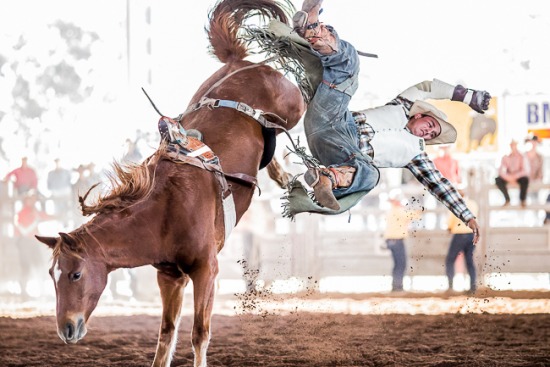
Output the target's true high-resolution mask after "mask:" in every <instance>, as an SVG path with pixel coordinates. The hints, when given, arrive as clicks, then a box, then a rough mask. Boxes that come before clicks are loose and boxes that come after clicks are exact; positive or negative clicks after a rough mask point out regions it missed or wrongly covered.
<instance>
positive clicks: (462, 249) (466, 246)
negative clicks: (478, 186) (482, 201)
mask: <svg viewBox="0 0 550 367" xmlns="http://www.w3.org/2000/svg"><path fill="white" fill-rule="evenodd" d="M459 192H460V194H461V195H462V197H463V198H464V200H465V201H466V205H468V208H470V210H471V211H472V213H474V215H477V212H478V206H477V203H476V202H475V201H473V200H471V199H469V198H468V197H466V195H465V192H464V191H463V190H460V191H459ZM448 229H449V232H450V233H451V234H452V235H453V237H452V239H451V244H450V246H449V251H448V252H447V257H446V259H445V272H446V274H447V281H448V283H449V290H450V291H451V290H453V280H454V277H455V261H456V259H457V257H458V255H459V254H460V253H463V254H464V262H465V263H466V269H467V271H468V275H469V276H470V290H469V293H471V294H473V293H475V291H476V289H477V283H476V267H475V264H474V250H475V243H474V233H472V230H471V229H470V228H468V227H466V226H465V225H464V224H463V223H462V222H461V221H460V220H459V219H458V218H457V217H456V216H454V215H452V214H451V215H450V216H449V226H448Z"/></svg>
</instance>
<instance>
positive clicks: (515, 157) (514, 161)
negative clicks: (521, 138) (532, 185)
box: [495, 140, 529, 208]
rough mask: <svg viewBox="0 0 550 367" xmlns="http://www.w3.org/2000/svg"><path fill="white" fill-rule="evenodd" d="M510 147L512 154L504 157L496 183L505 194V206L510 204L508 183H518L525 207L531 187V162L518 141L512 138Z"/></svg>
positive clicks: (522, 203)
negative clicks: (522, 151)
mask: <svg viewBox="0 0 550 367" xmlns="http://www.w3.org/2000/svg"><path fill="white" fill-rule="evenodd" d="M510 149H511V152H510V154H508V155H505V156H504V157H502V161H501V163H500V168H499V170H498V177H497V178H496V179H495V183H496V185H497V187H498V188H499V190H500V191H501V192H502V194H503V195H504V206H508V205H510V195H509V194H508V184H510V183H512V184H515V183H517V184H518V185H519V200H520V202H521V207H522V208H525V207H526V202H525V199H526V198H527V188H528V187H529V163H528V162H527V159H526V158H525V156H524V155H523V154H522V153H521V152H520V151H519V150H518V143H517V141H515V140H512V142H511V143H510Z"/></svg>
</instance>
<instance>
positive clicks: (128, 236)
mask: <svg viewBox="0 0 550 367" xmlns="http://www.w3.org/2000/svg"><path fill="white" fill-rule="evenodd" d="M125 222H128V223H129V219H120V218H117V219H111V218H109V215H101V214H100V215H98V217H96V218H95V219H94V220H93V221H92V222H91V223H89V225H85V226H84V228H83V230H84V235H83V236H84V238H85V242H86V245H87V247H88V249H89V250H92V251H93V252H94V253H95V254H96V255H97V256H99V257H102V258H104V259H105V262H106V263H107V264H108V265H109V266H110V267H111V268H113V269H118V268H134V267H138V266H142V265H148V264H151V263H152V262H153V261H154V259H155V258H156V254H155V253H154V252H155V246H152V245H151V244H150V241H148V239H147V238H140V236H139V233H136V230H135V228H132V226H131V225H126V223H125Z"/></svg>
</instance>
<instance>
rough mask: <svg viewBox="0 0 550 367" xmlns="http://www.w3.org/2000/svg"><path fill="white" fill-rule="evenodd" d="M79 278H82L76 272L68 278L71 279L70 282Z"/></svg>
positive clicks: (80, 274)
mask: <svg viewBox="0 0 550 367" xmlns="http://www.w3.org/2000/svg"><path fill="white" fill-rule="evenodd" d="M80 277H82V273H81V272H76V273H72V274H71V275H70V277H69V278H70V279H71V281H72V282H76V281H77V280H80Z"/></svg>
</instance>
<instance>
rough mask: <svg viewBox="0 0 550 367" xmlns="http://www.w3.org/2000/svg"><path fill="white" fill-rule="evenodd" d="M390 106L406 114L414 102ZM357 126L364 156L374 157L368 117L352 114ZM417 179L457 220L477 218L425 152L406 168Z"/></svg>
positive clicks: (401, 100)
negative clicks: (397, 107)
mask: <svg viewBox="0 0 550 367" xmlns="http://www.w3.org/2000/svg"><path fill="white" fill-rule="evenodd" d="M388 104H390V105H401V106H403V107H404V109H405V110H406V112H407V113H408V111H410V109H411V107H412V105H413V102H411V101H409V100H407V99H405V98H403V97H397V98H395V99H393V100H392V101H391V102H389V103H388ZM352 115H353V118H354V120H355V124H356V125H357V134H358V137H359V149H361V152H363V153H364V154H368V155H369V156H370V157H371V158H373V157H374V149H373V148H372V145H371V144H370V141H371V140H372V139H373V138H374V134H375V132H374V130H373V129H372V127H371V126H370V125H369V124H368V123H367V117H366V115H365V114H364V113H361V112H352ZM403 168H407V169H408V170H409V171H411V173H412V174H413V175H414V177H416V179H417V180H418V181H419V182H420V183H421V184H422V185H424V187H425V188H426V190H428V192H429V193H430V194H432V195H433V196H434V197H435V198H436V199H437V200H439V201H440V202H442V203H443V204H444V205H445V206H446V207H447V208H448V209H449V210H450V211H451V212H452V213H453V214H454V215H455V216H456V217H457V218H459V219H460V220H462V221H463V222H464V223H468V221H470V219H473V218H475V216H474V215H473V214H472V212H471V211H470V210H469V209H468V207H467V206H466V203H465V202H464V199H462V197H461V196H460V194H459V193H458V192H457V191H456V189H455V187H454V186H453V185H452V184H451V182H450V181H449V180H447V179H446V178H445V177H443V176H442V175H441V173H440V172H439V171H438V169H437V168H436V167H435V165H434V163H433V162H432V160H431V159H430V157H428V155H427V154H426V153H425V152H422V153H420V154H419V155H417V156H416V157H414V158H413V159H412V160H411V161H410V162H409V163H408V164H407V165H406V166H405V167H403Z"/></svg>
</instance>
